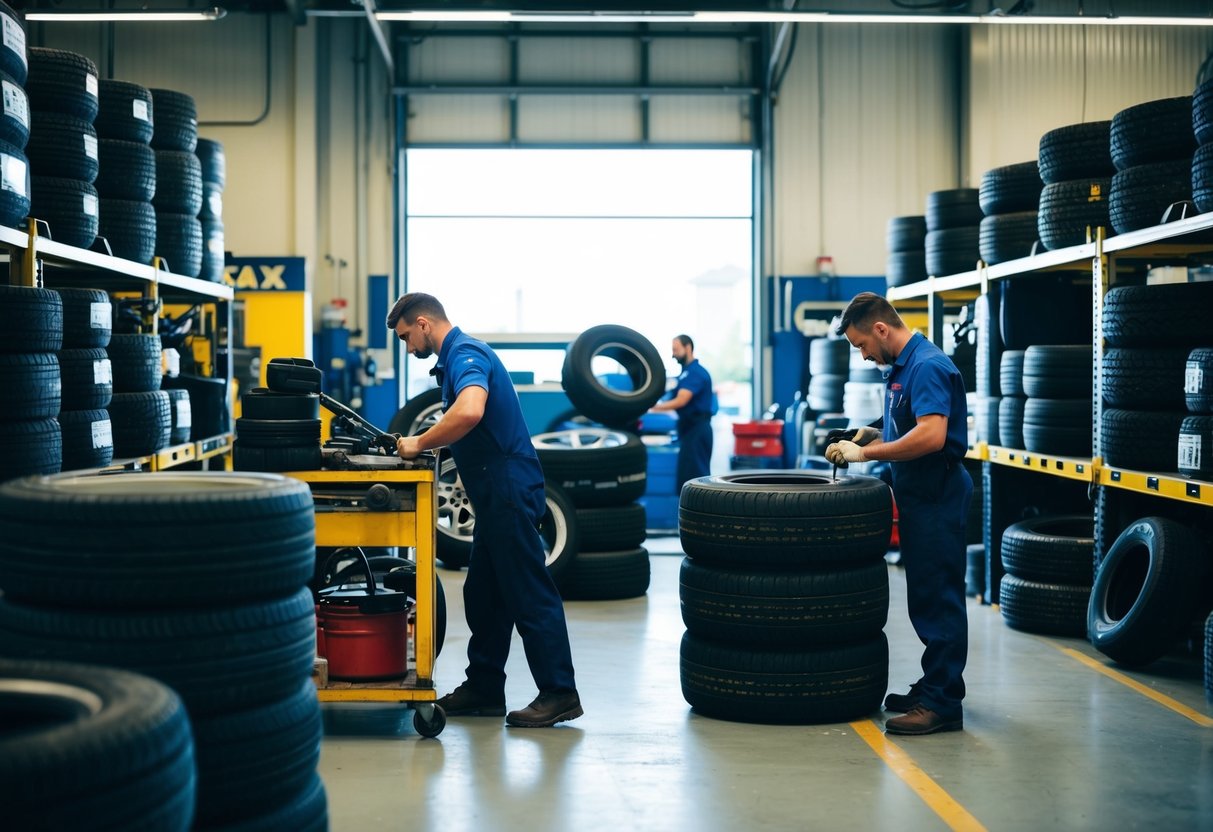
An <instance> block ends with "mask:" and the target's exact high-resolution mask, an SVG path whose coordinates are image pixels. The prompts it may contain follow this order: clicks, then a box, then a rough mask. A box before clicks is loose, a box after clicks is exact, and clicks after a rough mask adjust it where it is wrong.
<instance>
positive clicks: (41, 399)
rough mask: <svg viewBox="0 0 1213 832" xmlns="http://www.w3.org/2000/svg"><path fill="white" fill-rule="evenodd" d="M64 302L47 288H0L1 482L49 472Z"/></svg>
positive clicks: (54, 452) (53, 460)
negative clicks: (2, 403) (2, 396)
mask: <svg viewBox="0 0 1213 832" xmlns="http://www.w3.org/2000/svg"><path fill="white" fill-rule="evenodd" d="M62 346H63V302H62V301H61V300H60V298H59V295H58V294H57V293H55V292H53V291H51V290H50V289H34V288H27V287H24V286H0V389H2V390H4V406H3V407H0V480H7V479H12V478H14V477H19V476H22V475H25V474H53V473H55V472H57V471H59V469H60V466H61V464H62V461H63V443H62V439H61V437H60V435H59V423H58V422H57V421H56V419H55V417H56V416H57V415H58V414H59V405H60V392H61V377H60V374H59V359H58V357H57V356H56V353H57V352H58V351H59V350H60V349H61V348H62Z"/></svg>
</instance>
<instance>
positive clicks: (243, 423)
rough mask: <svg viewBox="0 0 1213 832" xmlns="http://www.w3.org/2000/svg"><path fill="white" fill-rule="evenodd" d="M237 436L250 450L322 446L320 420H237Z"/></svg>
mask: <svg viewBox="0 0 1213 832" xmlns="http://www.w3.org/2000/svg"><path fill="white" fill-rule="evenodd" d="M236 436H237V438H239V440H240V441H241V443H243V444H244V446H245V447H248V448H286V447H304V446H308V445H316V446H317V447H319V445H320V420H319V419H249V418H248V417H241V418H239V419H237V420H236Z"/></svg>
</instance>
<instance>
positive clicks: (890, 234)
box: [885, 216, 927, 288]
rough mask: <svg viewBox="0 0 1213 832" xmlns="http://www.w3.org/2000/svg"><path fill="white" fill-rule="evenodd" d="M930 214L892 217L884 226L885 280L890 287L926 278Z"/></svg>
mask: <svg viewBox="0 0 1213 832" xmlns="http://www.w3.org/2000/svg"><path fill="white" fill-rule="evenodd" d="M926 238H927V218H926V217H922V216H913V217H890V218H889V223H888V226H887V227H886V229H885V247H886V248H887V249H888V251H889V254H888V259H887V260H886V261H885V281H886V283H887V284H888V285H889V287H890V288H892V287H894V286H905V285H906V284H907V283H917V282H918V281H920V280H926V279H927V252H926Z"/></svg>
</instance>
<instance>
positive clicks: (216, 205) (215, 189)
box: [198, 181, 223, 225]
mask: <svg viewBox="0 0 1213 832" xmlns="http://www.w3.org/2000/svg"><path fill="white" fill-rule="evenodd" d="M198 219H200V220H211V221H214V222H216V223H219V224H220V225H222V224H223V223H222V220H223V190H222V189H221V188H220V187H219V186H218V185H215V184H213V183H211V182H206V181H204V182H203V183H202V207H201V208H199V209H198Z"/></svg>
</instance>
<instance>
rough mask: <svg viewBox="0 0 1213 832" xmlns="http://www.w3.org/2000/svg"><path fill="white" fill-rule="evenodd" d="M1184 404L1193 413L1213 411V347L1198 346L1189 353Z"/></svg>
mask: <svg viewBox="0 0 1213 832" xmlns="http://www.w3.org/2000/svg"><path fill="white" fill-rule="evenodd" d="M1184 404H1185V405H1186V406H1187V408H1188V410H1189V411H1190V412H1191V413H1213V347H1197V348H1196V349H1194V350H1192V352H1191V353H1189V354H1188V358H1187V360H1186V361H1185V362H1184Z"/></svg>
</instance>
